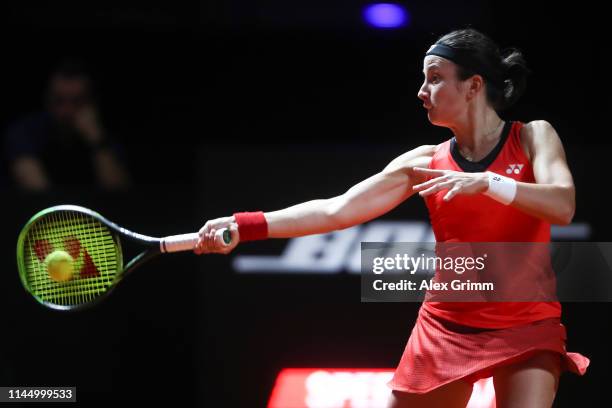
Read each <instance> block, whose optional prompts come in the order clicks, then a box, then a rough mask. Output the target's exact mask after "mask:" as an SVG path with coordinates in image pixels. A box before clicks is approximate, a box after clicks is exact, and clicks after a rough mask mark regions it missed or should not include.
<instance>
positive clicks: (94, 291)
mask: <svg viewBox="0 0 612 408" xmlns="http://www.w3.org/2000/svg"><path fill="white" fill-rule="evenodd" d="M109 224H110V223H109V222H108V221H107V220H106V219H105V218H104V217H102V216H101V215H100V214H98V213H96V212H94V211H92V210H90V209H87V208H84V207H79V206H75V205H59V206H55V207H50V208H47V209H45V210H42V211H40V212H38V213H37V214H35V215H34V216H33V217H32V218H31V219H30V220H29V221H28V223H27V224H26V225H25V226H24V227H23V229H22V230H21V233H20V234H19V238H18V240H17V267H18V269H19V277H20V279H21V283H22V284H23V286H24V288H25V289H26V291H27V292H28V293H30V294H31V295H32V296H33V297H34V299H36V300H37V301H38V302H39V303H41V304H42V305H44V306H47V307H50V308H52V309H56V310H76V309H82V308H86V307H88V306H91V305H93V304H95V303H97V302H98V301H100V300H101V299H102V298H104V297H105V296H107V295H108V293H109V292H110V290H111V289H112V288H113V287H114V286H115V285H116V284H117V283H118V282H119V281H120V280H121V278H122V275H123V269H124V267H123V252H122V249H121V241H120V239H119V235H118V234H117V233H116V232H115V231H113V229H112V228H109ZM58 251H63V252H64V253H67V254H68V255H69V256H70V258H68V261H70V260H72V261H71V262H69V263H70V264H71V268H70V270H72V273H69V274H68V275H64V278H65V277H66V276H70V278H69V279H67V280H57V276H58V275H55V276H56V278H55V279H54V278H52V276H51V274H50V271H49V265H50V262H45V261H50V260H51V261H52V260H53V256H50V254H52V253H54V252H55V253H56V255H57V253H58ZM63 256H65V257H66V255H65V254H64V255H63ZM55 270H57V269H55Z"/></svg>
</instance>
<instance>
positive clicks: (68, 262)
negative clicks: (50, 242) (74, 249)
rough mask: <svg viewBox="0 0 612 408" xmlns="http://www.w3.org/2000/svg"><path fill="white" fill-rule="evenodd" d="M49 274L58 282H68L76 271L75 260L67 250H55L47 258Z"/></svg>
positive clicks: (46, 263)
mask: <svg viewBox="0 0 612 408" xmlns="http://www.w3.org/2000/svg"><path fill="white" fill-rule="evenodd" d="M45 265H47V271H48V272H49V276H50V277H51V279H53V280H54V281H56V282H66V281H69V280H70V279H71V278H72V274H73V273H74V260H73V259H72V257H71V256H70V254H69V253H68V252H66V251H53V252H51V253H50V254H49V255H47V257H46V258H45Z"/></svg>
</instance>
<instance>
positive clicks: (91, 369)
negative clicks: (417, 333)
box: [0, 0, 612, 407]
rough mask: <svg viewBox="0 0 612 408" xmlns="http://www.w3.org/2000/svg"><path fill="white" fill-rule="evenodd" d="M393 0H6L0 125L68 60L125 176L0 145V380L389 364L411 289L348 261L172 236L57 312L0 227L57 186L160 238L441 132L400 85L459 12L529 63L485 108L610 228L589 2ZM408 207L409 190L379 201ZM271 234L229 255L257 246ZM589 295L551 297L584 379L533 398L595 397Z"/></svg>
mask: <svg viewBox="0 0 612 408" xmlns="http://www.w3.org/2000/svg"><path fill="white" fill-rule="evenodd" d="M400 3H401V4H404V5H406V7H407V8H408V9H409V10H410V11H411V12H412V25H410V26H408V27H406V28H401V29H398V30H376V29H373V28H370V27H368V26H366V25H365V24H364V23H363V21H362V19H361V15H360V12H361V7H362V5H365V4H367V3H366V2H358V1H355V2H343V1H339V0H334V1H331V0H328V1H320V0H317V1H312V0H311V1H306V0H299V1H291V2H286V1H281V0H269V1H249V2H247V1H242V0H232V1H220V0H219V1H200V2H195V1H191V2H162V1H147V2H145V1H139V2H129V3H126V2H124V1H105V2H101V1H92V2H76V1H57V2H52V3H48V4H46V5H42V6H36V5H34V3H25V2H23V3H22V2H19V3H17V2H9V3H6V4H5V5H4V6H3V7H4V11H3V12H2V13H1V15H2V17H0V21H1V22H2V24H1V28H0V31H1V33H2V36H3V50H2V55H3V64H2V65H3V69H2V71H3V74H2V75H1V76H0V84H1V85H2V88H1V89H2V100H3V104H2V107H3V109H2V110H1V111H0V125H1V126H2V129H3V130H4V129H5V128H6V126H8V124H9V123H11V122H12V121H14V120H16V119H18V118H19V117H21V116H23V115H24V114H26V113H29V112H31V111H35V110H37V109H39V108H40V107H41V105H42V89H43V87H44V85H45V81H46V80H47V75H48V73H49V71H50V70H51V69H52V68H53V67H54V66H55V64H56V63H57V62H58V61H60V60H61V59H62V58H64V57H67V56H69V57H78V58H81V59H83V60H84V61H85V62H86V63H87V65H88V66H89V67H90V69H91V71H92V73H93V76H94V79H95V81H96V85H97V91H98V95H99V99H100V107H101V110H102V115H103V119H104V122H105V124H107V125H108V127H109V128H110V129H111V130H112V132H113V135H114V136H115V138H116V139H117V140H118V141H119V142H120V143H121V144H122V145H123V146H124V148H125V152H126V157H127V158H128V160H129V161H128V165H129V170H130V171H131V173H132V174H133V176H134V186H133V188H132V189H131V190H130V191H129V192H128V193H121V194H120V193H115V194H109V193H104V192H99V191H96V190H95V189H92V188H89V187H88V186H83V187H82V188H74V187H72V188H62V187H60V188H57V189H56V190H54V191H53V192H52V193H48V194H37V195H30V194H24V193H21V192H19V191H16V189H15V188H14V186H13V185H12V182H11V180H10V177H9V175H8V172H7V166H6V161H5V160H3V166H2V171H1V172H0V174H1V175H0V188H1V190H0V191H1V193H2V197H3V201H2V202H3V207H4V208H5V212H4V214H5V217H4V218H5V220H4V221H3V225H4V226H5V228H4V230H5V231H4V233H3V234H2V237H3V238H2V239H3V245H2V248H4V250H3V251H4V252H3V253H4V254H5V256H6V258H5V259H9V260H10V261H7V265H6V268H4V272H3V273H1V274H0V276H2V278H1V281H0V288H2V296H0V299H2V300H1V301H2V304H1V306H0V307H1V310H2V311H3V319H2V322H3V323H4V324H3V327H2V329H0V333H1V339H2V340H1V341H0V367H1V369H0V384H1V385H41V386H42V385H76V386H77V388H78V398H79V403H80V405H83V406H94V405H102V404H109V403H119V402H124V401H125V402H127V403H142V404H150V403H167V404H169V403H173V404H177V405H179V404H180V405H181V406H200V407H201V406H206V407H209V406H210V407H218V406H239V407H247V406H248V407H258V406H264V405H265V402H266V401H267V398H268V396H269V393H270V391H271V387H272V385H273V381H274V378H275V376H276V374H277V373H278V371H279V370H280V369H281V368H283V367H309V366H311V367H394V366H395V365H396V364H397V362H398V361H399V357H400V355H401V352H402V351H403V348H404V345H405V341H406V339H407V338H408V335H409V333H410V330H411V328H412V325H413V324H414V320H415V318H416V312H417V309H418V305H416V304H365V303H364V304H362V303H360V300H359V279H358V278H357V277H355V276H349V275H348V274H345V273H342V274H337V275H330V276H290V275H266V276H262V275H256V276H244V275H238V274H235V273H234V272H233V271H232V270H231V268H230V260H231V256H230V257H223V256H217V255H213V256H206V257H200V258H197V257H195V256H191V255H189V254H181V255H173V256H169V257H166V258H162V259H159V260H157V261H156V262H155V263H152V264H149V265H147V266H146V267H145V268H143V269H142V270H141V271H139V273H137V274H134V275H133V276H131V277H129V278H128V279H126V281H125V282H123V284H122V285H121V286H120V287H119V288H118V289H117V291H116V292H115V293H114V294H113V296H112V297H111V298H109V299H108V301H107V302H105V303H104V304H103V305H101V306H100V307H98V308H96V309H94V310H91V311H88V312H84V313H74V314H62V313H57V312H53V311H49V310H46V309H43V308H42V307H40V306H38V305H37V304H35V302H34V301H33V300H32V299H30V298H29V297H28V296H27V295H26V294H25V291H24V290H23V289H22V288H21V285H20V283H19V280H18V276H17V270H16V266H15V264H14V247H15V241H16V238H17V235H18V233H19V230H20V228H21V227H22V225H23V224H25V222H26V221H27V219H28V218H29V217H30V216H31V215H32V214H34V213H35V212H36V211H38V210H40V209H42V208H45V207H47V206H51V205H55V204H61V203H73V204H79V205H83V206H85V207H90V208H93V209H95V210H97V211H99V212H101V213H102V214H103V215H105V216H107V217H108V218H110V219H111V220H114V221H115V222H117V223H119V224H121V225H124V226H126V227H127V228H130V229H132V230H135V231H138V232H142V233H145V234H150V235H159V236H161V235H164V234H174V233H181V232H189V231H195V230H196V229H198V228H199V227H200V226H201V225H202V224H203V223H204V222H205V221H206V220H207V219H209V218H216V217H219V216H224V215H229V214H231V213H232V212H235V211H246V210H257V209H263V210H274V209H279V208H283V207H285V206H288V205H291V204H294V203H297V202H301V201H305V200H309V199H313V198H324V197H330V196H332V195H337V194H340V193H342V192H344V191H345V190H346V189H347V188H348V187H350V186H351V185H352V184H354V183H356V182H358V181H360V180H362V179H364V178H366V177H368V176H369V175H371V174H373V173H374V172H377V171H379V170H380V169H382V167H384V165H385V164H386V163H388V162H389V161H390V160H391V159H393V158H394V157H396V156H398V155H399V154H401V153H403V152H405V151H407V150H409V149H411V148H413V147H415V146H418V145H420V144H424V143H428V144H431V143H439V142H442V141H443V140H445V139H447V138H448V137H450V133H449V132H448V130H446V129H440V128H435V127H433V126H431V125H430V124H429V122H428V121H427V117H426V113H425V111H424V110H423V109H422V107H421V102H420V101H419V100H418V99H417V98H416V93H417V91H418V88H419V86H420V84H421V81H422V73H421V70H422V58H423V54H424V52H425V51H426V50H427V48H428V47H429V45H430V44H431V43H433V42H434V41H435V39H436V38H437V37H438V36H440V35H442V34H444V33H445V32H447V31H450V30H452V29H456V28H463V27H465V26H467V25H471V26H473V27H474V28H477V29H480V30H483V31H485V32H486V33H487V34H489V35H490V36H492V37H493V38H494V39H495V40H496V41H497V42H498V43H499V44H500V45H502V46H517V47H519V48H521V49H522V50H523V51H524V53H525V55H526V58H527V60H528V62H529V64H530V66H531V68H532V70H533V72H534V73H533V75H532V77H531V78H530V84H529V87H528V90H527V93H526V94H525V95H524V97H523V98H522V99H521V101H520V102H519V103H518V105H517V106H516V107H514V108H513V109H512V110H510V111H507V112H505V113H504V114H503V115H502V117H503V118H504V119H508V120H521V121H525V122H527V121H530V120H533V119H546V120H548V121H550V122H551V123H552V124H553V125H554V126H555V128H556V129H557V131H558V132H559V134H560V136H561V138H562V140H563V142H564V145H565V147H566V151H567V156H568V161H569V164H570V167H571V170H572V172H573V174H574V177H575V181H576V185H577V194H578V199H577V212H576V216H575V219H574V221H575V222H586V223H589V224H590V225H591V227H592V231H593V234H592V236H591V239H592V240H594V241H608V240H610V233H609V231H610V227H611V225H610V220H609V217H608V208H607V203H606V201H605V187H606V183H605V178H606V170H605V163H607V156H608V148H609V146H610V143H609V141H608V137H609V135H608V131H607V122H608V121H607V119H608V116H609V109H610V101H609V94H610V88H611V85H610V82H609V81H608V80H607V72H606V71H604V67H605V66H606V63H605V61H604V57H605V53H606V51H607V50H608V48H609V46H608V44H607V37H606V36H604V27H605V26H604V24H605V23H606V22H605V21H604V17H603V13H601V12H599V11H598V9H599V7H600V6H598V4H597V3H596V2H594V1H585V2H580V3H579V4H574V5H569V4H568V5H567V6H562V5H560V3H552V2H551V3H549V4H545V3H540V2H533V1H532V2H512V5H511V6H510V5H509V4H508V3H503V4H502V3H501V2H487V1H484V0H483V1H467V2H461V3H460V4H459V3H458V2H452V1H439V2H420V1H415V2H400ZM60 165H66V166H69V163H61V164H60ZM602 180H603V182H602ZM426 217H427V214H426V212H425V211H424V206H423V205H422V203H421V202H420V201H419V200H418V199H413V200H410V201H409V202H406V203H404V204H402V205H401V206H400V207H398V208H397V209H395V210H394V211H392V212H391V213H389V214H387V215H385V218H389V219H398V220H400V219H402V220H403V219H427V218H426ZM285 243H286V241H283V240H275V241H269V242H261V243H250V244H245V245H244V246H243V247H241V248H239V249H237V250H236V253H269V254H278V253H280V251H281V250H282V248H283V246H284V245H285ZM610 312H612V306H611V305H610V304H586V303H580V304H578V303H568V304H564V317H563V321H564V323H565V325H566V326H567V327H568V334H569V338H568V350H570V351H578V352H581V353H584V354H585V355H587V356H588V357H589V358H591V359H592V363H591V366H590V368H589V371H588V373H587V375H586V376H585V377H582V378H580V377H577V376H574V375H570V374H566V375H564V376H563V377H562V380H561V387H560V390H559V393H558V397H557V401H556V405H555V406H559V407H571V406H576V405H578V404H580V403H582V404H586V405H589V404H593V405H594V404H595V402H596V401H599V400H600V399H601V398H602V397H603V395H605V394H604V389H605V388H604V387H605V386H606V385H607V383H608V376H607V373H606V367H607V366H608V365H609V363H610V362H611V361H610V357H609V353H608V352H607V347H608V344H607V341H606V338H607V337H606V335H605V334H606V333H607V332H608V329H609V319H608V316H609V313H610Z"/></svg>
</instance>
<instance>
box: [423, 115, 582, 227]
mask: <svg viewBox="0 0 612 408" xmlns="http://www.w3.org/2000/svg"><path fill="white" fill-rule="evenodd" d="M521 139H522V140H523V143H525V145H526V147H527V150H528V152H529V157H530V160H531V165H532V168H533V172H534V177H535V183H524V182H516V194H514V197H513V199H512V202H511V203H510V205H512V206H514V207H515V208H518V209H519V210H521V211H523V212H525V213H527V214H529V215H532V216H534V217H537V218H541V219H543V220H546V221H548V222H550V223H551V224H560V225H567V224H569V223H570V222H571V221H572V218H574V210H575V208H576V198H575V195H576V194H575V188H574V181H573V179H572V174H571V172H570V170H569V168H568V166H567V161H566V159H565V151H564V150H563V144H562V143H561V140H560V139H559V135H558V134H557V132H556V131H555V129H554V128H553V127H552V125H551V124H550V123H548V122H546V121H544V120H538V121H533V122H530V123H528V124H527V125H525V126H524V127H523V131H522V132H521ZM414 171H415V173H417V174H423V175H426V176H429V177H432V178H431V179H430V180H429V181H426V182H424V183H421V184H418V185H415V186H414V187H413V189H414V190H416V191H419V194H420V195H421V196H423V197H425V196H428V195H431V194H434V193H436V192H438V191H441V190H448V192H447V193H446V194H445V195H444V200H445V201H448V200H451V199H452V198H453V197H454V196H456V195H457V194H467V195H472V194H482V193H485V192H486V191H487V190H488V189H489V176H488V174H487V173H486V172H483V173H465V172H460V171H453V170H440V169H426V168H418V167H415V168H414Z"/></svg>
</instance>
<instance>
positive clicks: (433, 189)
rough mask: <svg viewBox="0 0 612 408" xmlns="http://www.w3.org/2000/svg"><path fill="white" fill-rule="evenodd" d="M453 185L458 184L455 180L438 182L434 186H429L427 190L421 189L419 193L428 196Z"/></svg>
mask: <svg viewBox="0 0 612 408" xmlns="http://www.w3.org/2000/svg"><path fill="white" fill-rule="evenodd" d="M453 186H455V187H457V185H456V184H455V182H454V181H445V182H443V183H438V184H436V185H434V186H432V187H430V188H428V189H427V190H424V191H420V192H419V195H420V196H421V197H426V196H428V195H430V194H433V193H436V192H438V191H440V190H444V189H447V188H451V187H453Z"/></svg>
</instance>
